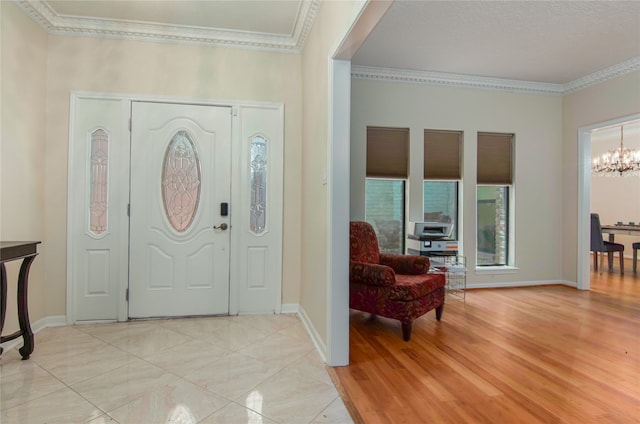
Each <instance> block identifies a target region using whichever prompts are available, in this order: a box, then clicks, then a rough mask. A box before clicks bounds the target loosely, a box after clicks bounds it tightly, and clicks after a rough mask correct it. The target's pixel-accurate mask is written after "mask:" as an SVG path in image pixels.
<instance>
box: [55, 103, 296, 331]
mask: <svg viewBox="0 0 640 424" xmlns="http://www.w3.org/2000/svg"><path fill="white" fill-rule="evenodd" d="M82 98H88V99H102V100H119V101H122V102H123V103H124V104H125V105H126V106H128V110H129V111H130V110H131V102H133V101H140V102H157V103H186V104H192V105H203V106H224V107H231V108H232V111H233V114H232V115H233V117H234V119H232V130H231V131H232V134H231V143H232V153H231V155H232V171H231V172H232V176H231V181H232V184H233V182H234V181H241V178H240V177H241V175H242V169H241V166H242V157H241V154H242V149H241V146H242V143H243V142H246V141H247V140H242V132H243V128H244V127H243V123H242V122H241V119H235V118H236V117H237V116H238V114H240V115H242V110H243V109H269V110H272V111H274V114H275V115H277V117H278V118H277V119H278V120H279V122H278V125H279V127H280V130H279V132H278V134H277V136H278V137H281V140H279V141H278V143H279V144H280V148H279V149H278V154H279V160H280V161H281V162H280V172H279V173H277V178H275V179H274V181H273V182H274V183H275V184H280V186H282V181H281V179H282V166H283V162H282V161H284V156H283V150H282V146H283V143H284V132H283V131H284V105H283V104H282V103H276V102H248V101H241V102H240V101H233V100H217V99H204V100H203V99H195V98H182V97H168V96H145V95H138V94H120V93H116V94H113V93H95V92H82V91H73V92H71V94H70V111H69V116H70V119H69V141H68V142H69V156H68V159H69V162H68V165H67V171H68V177H67V178H68V180H67V293H66V295H67V296H66V300H67V311H66V322H67V324H74V323H76V312H75V293H74V289H75V286H74V279H73V275H72V270H73V260H74V258H73V252H74V242H75V241H74V239H73V237H72V234H71V231H69V228H72V223H73V222H74V220H76V219H78V218H79V216H80V215H81V214H82V213H83V212H81V211H75V210H74V208H72V207H71V206H72V204H73V196H74V192H73V189H72V188H73V184H72V182H73V181H74V179H75V178H76V175H75V169H74V166H72V164H73V163H75V161H77V160H80V158H76V157H75V156H74V153H73V151H74V149H73V146H74V143H76V142H77V140H74V135H73V133H74V128H75V124H76V123H75V116H76V110H75V105H76V100H77V99H82ZM123 119H125V116H124V115H123ZM126 119H129V115H127V116H126ZM126 134H127V137H128V143H130V132H127V133H126ZM128 160H130V158H129V159H128ZM129 166H130V164H129V163H127V164H126V169H129ZM278 179H280V180H279V181H278ZM279 192H280V193H281V196H282V195H283V194H282V187H279ZM120 195H121V196H122V200H124V204H128V199H129V190H123V191H122V193H121V194H120ZM243 200H245V199H242V193H241V190H232V195H231V205H230V208H231V215H230V225H231V227H233V226H234V223H235V220H234V215H235V217H236V219H237V218H238V215H239V214H237V213H236V214H234V213H233V207H234V205H240V204H241V203H242V202H243ZM277 206H278V209H279V210H278V211H277V214H278V215H279V216H280V221H282V219H281V218H282V202H280V204H279V205H277ZM274 216H275V214H274ZM277 226H278V227H279V228H278V231H279V234H280V240H279V242H278V243H276V245H277V248H278V249H279V255H280V260H279V261H276V262H277V263H274V264H272V265H271V266H270V269H271V270H272V272H273V273H274V275H275V276H276V277H275V278H274V280H276V286H275V294H274V298H275V299H274V306H273V312H275V313H280V312H281V308H282V236H283V234H282V230H283V228H282V222H280V223H279V224H278V225H277ZM237 227H239V225H237ZM273 230H274V231H275V230H276V228H274V229H273ZM119 231H120V232H121V236H122V237H124V238H123V239H124V240H126V242H127V248H126V249H121V250H122V251H120V252H118V256H119V257H118V260H119V261H120V263H121V264H127V265H128V256H129V252H128V231H129V228H128V225H127V226H126V228H121V229H120V230H119ZM245 239H246V237H244V238H242V240H241V235H240V232H239V231H235V232H234V231H232V232H231V246H230V250H231V252H233V253H232V255H231V262H230V282H236V283H235V284H234V283H232V284H231V286H230V291H229V314H230V315H236V314H238V311H239V307H240V306H241V305H239V295H238V290H239V288H238V287H234V285H235V286H237V285H239V284H238V281H239V280H238V275H239V274H240V269H239V268H240V263H239V258H238V255H237V253H239V252H240V249H241V248H242V246H241V244H242V243H244V240H245ZM124 269H126V266H124ZM121 275H125V273H124V272H123V273H121ZM126 275H127V278H124V277H120V278H119V287H118V288H117V291H118V296H119V301H118V314H117V315H118V318H117V320H118V321H126V320H128V318H129V317H128V302H127V300H126V290H127V288H128V274H126ZM261 312H264V311H261ZM85 322H86V321H85Z"/></svg>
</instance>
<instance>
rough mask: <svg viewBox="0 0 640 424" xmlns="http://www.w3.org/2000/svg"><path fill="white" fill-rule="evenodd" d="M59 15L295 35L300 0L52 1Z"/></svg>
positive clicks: (52, 5) (50, 0)
mask: <svg viewBox="0 0 640 424" xmlns="http://www.w3.org/2000/svg"><path fill="white" fill-rule="evenodd" d="M48 3H49V5H50V6H51V7H52V8H53V10H54V11H55V12H56V13H58V14H59V15H64V16H81V17H85V18H96V17H97V18H103V19H113V20H122V21H129V22H135V21H137V22H152V23H156V24H170V25H182V26H191V27H201V28H209V29H224V30H233V31H247V32H252V33H262V34H272V35H274V34H275V35H283V36H287V35H292V34H293V30H294V28H295V24H296V20H297V19H298V12H299V10H300V6H301V2H300V1H288V0H287V1H282V0H281V1H265V0H242V1H238V0H236V1H225V0H216V1H202V0H199V1H192V0H179V1H148V0H146V1H140V0H136V1H113V0H111V1H108V0H94V1H78V0H72V1H67V0H65V1H59V0H49V1H48Z"/></svg>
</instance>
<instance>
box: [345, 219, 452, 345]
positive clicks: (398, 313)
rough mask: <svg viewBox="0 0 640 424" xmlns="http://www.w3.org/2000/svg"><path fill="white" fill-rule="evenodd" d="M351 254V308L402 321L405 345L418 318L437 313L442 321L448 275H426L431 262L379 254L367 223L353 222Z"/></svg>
mask: <svg viewBox="0 0 640 424" xmlns="http://www.w3.org/2000/svg"><path fill="white" fill-rule="evenodd" d="M349 250H350V260H349V307H350V308H352V309H357V310H359V311H363V312H369V313H371V314H374V315H380V316H383V317H387V318H393V319H397V320H400V322H401V323H402V337H403V339H404V340H405V341H409V340H410V339H411V324H412V323H413V321H414V320H415V319H416V318H419V317H421V316H422V315H424V314H426V313H427V312H429V311H430V310H432V309H435V310H436V319H437V320H438V321H440V318H441V317H442V310H443V309H444V294H445V293H444V290H445V288H444V287H445V275H444V274H427V271H428V270H429V265H430V262H429V258H427V257H425V256H410V255H394V254H385V253H380V249H379V247H378V239H377V237H376V233H375V231H374V230H373V227H372V226H371V225H370V224H369V223H367V222H351V224H350V249H349Z"/></svg>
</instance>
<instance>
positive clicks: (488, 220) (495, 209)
mask: <svg viewBox="0 0 640 424" xmlns="http://www.w3.org/2000/svg"><path fill="white" fill-rule="evenodd" d="M508 230H509V187H508V186H478V258H477V264H478V266H492V265H493V266H505V265H508V252H509V234H508Z"/></svg>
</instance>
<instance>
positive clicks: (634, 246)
mask: <svg viewBox="0 0 640 424" xmlns="http://www.w3.org/2000/svg"><path fill="white" fill-rule="evenodd" d="M631 248H632V249H633V272H636V271H637V270H638V249H640V242H635V243H633V244H632V245H631Z"/></svg>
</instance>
